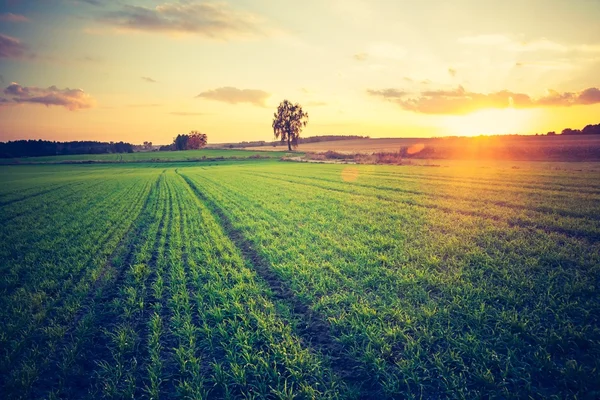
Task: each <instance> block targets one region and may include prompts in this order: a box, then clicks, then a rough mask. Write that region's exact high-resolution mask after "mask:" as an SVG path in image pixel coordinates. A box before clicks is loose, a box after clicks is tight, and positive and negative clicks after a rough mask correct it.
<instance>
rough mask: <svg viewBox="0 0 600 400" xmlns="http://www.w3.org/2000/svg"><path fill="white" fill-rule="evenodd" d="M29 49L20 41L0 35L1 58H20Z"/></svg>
mask: <svg viewBox="0 0 600 400" xmlns="http://www.w3.org/2000/svg"><path fill="white" fill-rule="evenodd" d="M26 50H27V48H26V47H25V45H24V44H22V43H21V42H20V41H19V39H17V38H14V37H12V36H7V35H3V34H1V33H0V58H20V57H23V56H24V55H25V51H26Z"/></svg>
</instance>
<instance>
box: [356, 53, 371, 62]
mask: <svg viewBox="0 0 600 400" xmlns="http://www.w3.org/2000/svg"><path fill="white" fill-rule="evenodd" d="M368 56H369V55H368V54H367V53H357V54H355V55H353V56H352V57H354V59H355V60H356V61H365V60H366V59H367V57H368Z"/></svg>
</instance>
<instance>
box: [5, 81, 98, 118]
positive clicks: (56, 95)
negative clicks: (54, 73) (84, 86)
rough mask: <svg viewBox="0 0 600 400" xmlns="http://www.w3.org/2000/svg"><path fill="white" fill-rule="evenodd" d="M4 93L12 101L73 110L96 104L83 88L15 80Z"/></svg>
mask: <svg viewBox="0 0 600 400" xmlns="http://www.w3.org/2000/svg"><path fill="white" fill-rule="evenodd" d="M4 94H5V95H6V96H8V97H10V99H9V101H10V102H14V103H37V104H43V105H45V106H62V107H65V108H66V109H68V110H71V111H75V110H79V109H83V108H90V107H93V106H94V104H95V101H94V99H93V98H92V97H91V96H90V95H89V94H87V93H85V92H84V91H83V90H81V89H69V88H66V89H59V88H57V87H56V86H50V87H49V88H46V89H44V88H38V87H35V86H21V85H19V84H18V83H15V82H13V83H11V84H10V85H8V86H7V87H6V88H5V89H4Z"/></svg>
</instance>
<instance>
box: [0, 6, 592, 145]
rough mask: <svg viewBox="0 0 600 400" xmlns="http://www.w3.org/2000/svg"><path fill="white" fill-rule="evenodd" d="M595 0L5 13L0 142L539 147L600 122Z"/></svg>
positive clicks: (0, 35)
mask: <svg viewBox="0 0 600 400" xmlns="http://www.w3.org/2000/svg"><path fill="white" fill-rule="evenodd" d="M599 16H600V0H518V1H515V0H501V1H494V0H485V1H482V0H453V1H447V0H422V1H414V0H304V1H302V2H292V1H288V0H280V1H276V0H235V1H234V0H230V1H202V0H187V1H183V0H181V1H175V0H170V1H167V2H165V1H164V0H161V1H151V0H148V1H135V0H37V1H35V0H0V141H7V140H17V139H47V140H60V141H67V140H100V141H120V140H123V141H127V142H131V143H134V144H138V143H142V142H144V141H151V142H153V143H154V144H167V143H170V142H171V141H172V139H173V137H175V136H176V135H177V134H180V133H186V132H189V131H192V130H197V131H201V132H204V133H206V134H207V135H208V140H209V143H225V142H237V141H244V140H246V141H252V140H267V141H269V140H273V130H272V128H271V123H272V119H273V113H274V111H275V110H276V108H277V105H278V104H279V103H280V102H281V101H282V100H284V99H288V100H290V101H292V102H298V103H300V104H301V105H302V107H303V109H304V110H305V111H307V112H308V114H309V123H308V125H307V127H306V128H305V130H304V132H303V135H304V136H313V135H336V134H339V135H344V134H345V135H365V136H370V137H431V136H448V135H479V134H505V133H521V134H534V133H537V132H540V133H542V132H547V131H550V130H556V131H560V130H562V129H563V128H567V127H569V128H578V129H580V128H583V127H584V126H585V125H587V124H592V123H594V124H596V123H600V118H599V116H600V89H599V88H600V73H598V71H600V24H598V21H597V20H598V17H599Z"/></svg>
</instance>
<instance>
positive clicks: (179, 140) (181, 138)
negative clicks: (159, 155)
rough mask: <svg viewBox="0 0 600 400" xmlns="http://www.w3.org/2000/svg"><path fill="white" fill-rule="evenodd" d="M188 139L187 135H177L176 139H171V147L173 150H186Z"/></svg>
mask: <svg viewBox="0 0 600 400" xmlns="http://www.w3.org/2000/svg"><path fill="white" fill-rule="evenodd" d="M188 139H189V136H188V135H177V137H176V138H175V139H173V147H175V150H185V149H187V142H188Z"/></svg>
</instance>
